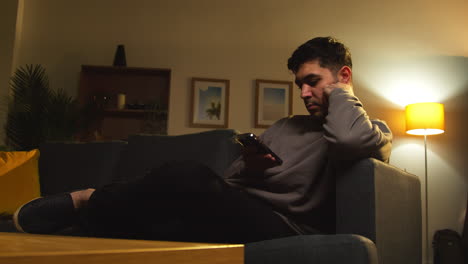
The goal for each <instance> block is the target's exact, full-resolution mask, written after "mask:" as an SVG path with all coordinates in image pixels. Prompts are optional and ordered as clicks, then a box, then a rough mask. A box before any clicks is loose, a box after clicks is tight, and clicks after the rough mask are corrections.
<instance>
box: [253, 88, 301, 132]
mask: <svg viewBox="0 0 468 264" xmlns="http://www.w3.org/2000/svg"><path fill="white" fill-rule="evenodd" d="M255 84H256V91H255V127H257V128H267V127H269V126H271V125H272V124H273V123H274V122H275V121H277V120H278V119H281V118H283V117H286V116H289V115H291V114H292V87H293V83H292V82H288V81H272V80H260V79H257V80H255Z"/></svg>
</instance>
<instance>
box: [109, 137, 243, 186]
mask: <svg viewBox="0 0 468 264" xmlns="http://www.w3.org/2000/svg"><path fill="white" fill-rule="evenodd" d="M235 135H236V131H235V130H232V129H219V130H210V131H205V132H200V133H193V134H184V135H179V136H167V135H145V134H141V135H131V136H129V138H128V146H127V148H126V150H125V152H124V153H123V155H122V156H121V159H120V161H119V163H118V164H117V167H116V171H115V175H116V178H115V179H116V180H129V179H132V178H139V177H143V176H144V175H145V174H146V173H147V172H149V171H150V170H151V169H152V168H156V167H159V166H161V165H163V164H164V163H165V162H169V161H173V160H178V161H181V160H195V161H198V162H201V163H203V164H205V165H206V166H208V167H210V168H211V169H212V170H213V171H214V172H216V173H217V174H218V175H220V176H222V173H223V171H224V170H225V169H226V168H227V167H228V166H229V165H230V164H231V162H232V161H233V160H234V159H236V158H237V157H238V156H239V154H240V148H239V146H238V144H236V143H234V141H233V137H234V136H235Z"/></svg>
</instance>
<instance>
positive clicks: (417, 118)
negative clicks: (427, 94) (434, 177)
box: [405, 103, 445, 263]
mask: <svg viewBox="0 0 468 264" xmlns="http://www.w3.org/2000/svg"><path fill="white" fill-rule="evenodd" d="M405 113H406V133H408V134H411V135H421V136H424V186H425V198H426V201H425V203H426V261H427V263H429V261H430V255H429V250H430V247H429V244H430V243H429V240H430V238H429V199H428V198H429V196H428V193H429V188H428V183H429V182H428V177H427V136H428V135H437V134H442V133H444V132H445V122H444V105H443V104H439V103H416V104H409V105H407V106H406V109H405Z"/></svg>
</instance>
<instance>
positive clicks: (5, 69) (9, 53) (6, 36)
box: [0, 0, 18, 145]
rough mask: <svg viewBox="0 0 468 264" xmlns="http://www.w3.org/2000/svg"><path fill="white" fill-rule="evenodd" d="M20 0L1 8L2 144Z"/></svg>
mask: <svg viewBox="0 0 468 264" xmlns="http://www.w3.org/2000/svg"><path fill="white" fill-rule="evenodd" d="M17 8H18V0H4V1H2V5H1V8H0V36H1V37H0V142H2V143H0V145H3V138H4V135H5V130H4V129H3V126H4V122H5V113H6V111H7V107H6V97H7V93H8V87H9V79H10V74H11V69H12V62H13V50H14V48H13V47H14V40H15V31H16V15H17Z"/></svg>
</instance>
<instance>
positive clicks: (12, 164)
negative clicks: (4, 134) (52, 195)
mask: <svg viewBox="0 0 468 264" xmlns="http://www.w3.org/2000/svg"><path fill="white" fill-rule="evenodd" d="M38 159H39V150H37V149H35V150H32V151H13V152H3V151H2V152H0V213H7V214H13V212H14V211H15V210H16V208H18V207H19V206H21V205H22V204H24V203H26V202H28V201H29V200H31V199H33V198H36V197H38V196H39V195H40V193H39V173H38V165H37V163H38Z"/></svg>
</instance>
